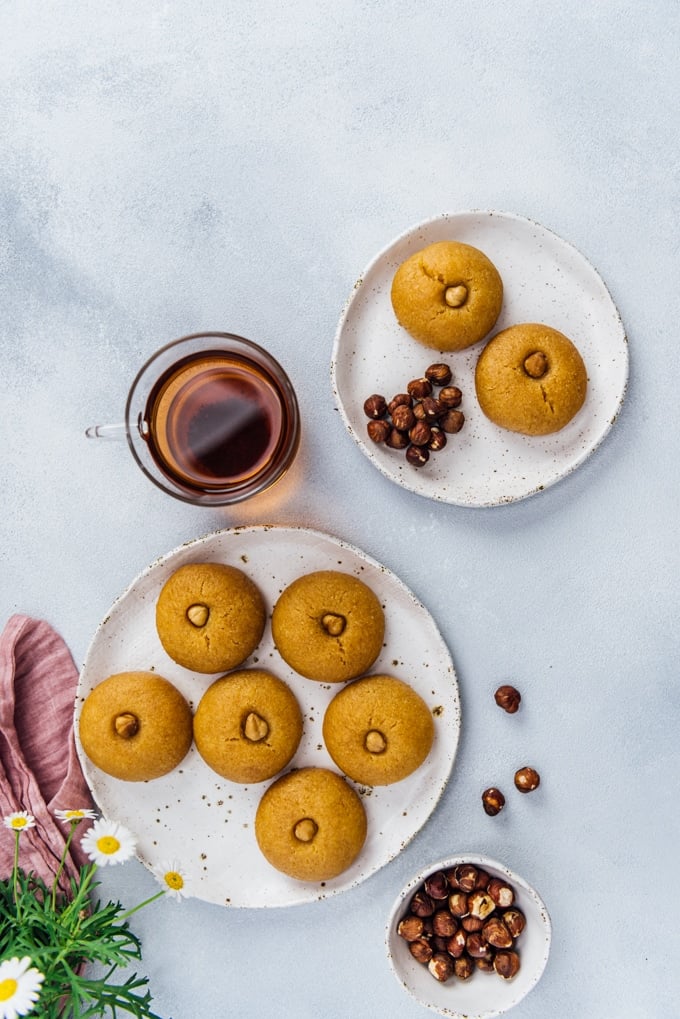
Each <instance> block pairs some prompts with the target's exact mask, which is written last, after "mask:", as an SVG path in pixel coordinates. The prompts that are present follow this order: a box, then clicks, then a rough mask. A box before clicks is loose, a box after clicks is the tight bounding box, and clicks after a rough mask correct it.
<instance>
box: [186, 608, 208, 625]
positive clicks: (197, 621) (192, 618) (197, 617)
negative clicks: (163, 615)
mask: <svg viewBox="0 0 680 1019" xmlns="http://www.w3.org/2000/svg"><path fill="white" fill-rule="evenodd" d="M209 615H210V609H209V608H208V606H207V605H201V604H196V605H190V606H189V608H188V609H187V619H188V620H189V622H190V623H191V625H192V626H196V627H198V628H199V629H200V628H201V627H202V626H205V624H206V623H207V622H208V616H209Z"/></svg>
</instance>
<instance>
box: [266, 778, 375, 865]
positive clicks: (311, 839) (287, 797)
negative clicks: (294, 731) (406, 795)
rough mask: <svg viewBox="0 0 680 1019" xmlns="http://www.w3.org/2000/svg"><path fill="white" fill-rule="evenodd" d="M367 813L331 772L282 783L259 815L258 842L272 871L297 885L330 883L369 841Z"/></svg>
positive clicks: (271, 789)
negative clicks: (275, 870) (288, 878)
mask: <svg viewBox="0 0 680 1019" xmlns="http://www.w3.org/2000/svg"><path fill="white" fill-rule="evenodd" d="M366 831H367V822H366V811H365V810H364V805H363V803H362V802H361V799H360V798H359V795H358V794H357V793H356V792H355V791H354V789H352V787H351V786H350V785H349V783H348V782H346V781H345V779H344V778H342V776H341V775H337V774H336V773H335V772H333V771H329V770H328V769H326V768H311V767H310V768H300V769H299V770H298V771H291V772H289V773H288V774H287V775H283V776H282V777H281V778H279V779H277V780H276V781H275V782H274V783H273V784H272V785H271V786H270V787H269V788H268V789H267V791H266V792H265V794H264V796H263V797H262V799H261V800H260V803H259V805H258V808H257V812H256V814H255V837H256V839H257V843H258V846H259V847H260V850H261V852H262V854H263V855H264V856H265V858H266V859H267V860H268V861H269V863H270V864H271V865H272V867H275V868H276V869H277V870H280V871H281V872H282V873H284V874H287V875H288V876H289V877H293V878H296V879H297V880H298V881H328V880H330V879H331V878H334V877H337V876H338V875H339V874H342V873H343V871H345V870H347V869H348V867H351V865H352V864H353V863H354V861H355V860H356V858H357V856H358V855H359V853H360V852H361V849H362V847H363V844H364V842H365V839H366Z"/></svg>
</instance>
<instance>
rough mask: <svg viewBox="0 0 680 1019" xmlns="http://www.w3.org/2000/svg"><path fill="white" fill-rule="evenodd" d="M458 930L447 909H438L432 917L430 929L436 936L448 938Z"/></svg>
mask: <svg viewBox="0 0 680 1019" xmlns="http://www.w3.org/2000/svg"><path fill="white" fill-rule="evenodd" d="M457 930H458V924H457V923H456V921H455V920H454V918H453V917H452V916H451V914H450V913H449V911H448V909H438V910H437V912H436V913H435V914H434V916H433V917H432V931H433V933H434V934H436V935H437V937H440V938H450V937H451V935H452V934H455V933H456V931H457Z"/></svg>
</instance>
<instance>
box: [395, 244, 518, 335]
mask: <svg viewBox="0 0 680 1019" xmlns="http://www.w3.org/2000/svg"><path fill="white" fill-rule="evenodd" d="M391 297H392V307H393V308H394V314H395V315H396V316H397V320H398V321H399V324H400V325H402V326H403V327H404V329H406V330H407V332H409V333H410V334H411V336H413V337H414V339H416V340H418V341H419V343H423V344H424V345H425V346H426V347H433V348H434V349H435V350H463V349H464V348H465V347H469V346H471V345H472V344H473V343H477V342H478V341H479V340H481V339H483V337H484V336H486V334H487V333H488V332H489V330H490V329H493V327H494V325H495V324H496V319H497V318H498V316H499V314H500V310H501V305H502V303H503V281H502V280H501V277H500V274H499V272H498V270H497V269H496V266H495V265H494V264H493V262H492V261H491V260H490V259H489V258H487V256H486V255H485V254H484V252H483V251H480V250H479V249H478V248H473V247H472V245H470V244H463V243H461V242H459V241H437V242H436V243H435V244H429V245H428V246H427V247H426V248H423V249H422V250H421V251H417V252H416V253H415V254H414V255H411V257H410V258H407V259H406V261H405V262H402V264H401V265H400V266H399V268H398V269H397V271H396V273H395V275H394V279H393V280H392V292H391Z"/></svg>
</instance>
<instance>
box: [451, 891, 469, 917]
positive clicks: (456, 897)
mask: <svg viewBox="0 0 680 1019" xmlns="http://www.w3.org/2000/svg"><path fill="white" fill-rule="evenodd" d="M449 910H450V911H451V912H452V913H453V915H454V916H467V915H468V913H469V912H470V909H469V906H468V897H467V894H466V893H465V892H460V891H455V892H451V894H450V895H449Z"/></svg>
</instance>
